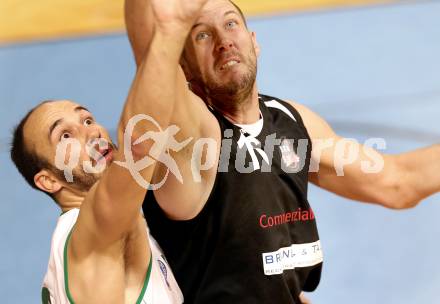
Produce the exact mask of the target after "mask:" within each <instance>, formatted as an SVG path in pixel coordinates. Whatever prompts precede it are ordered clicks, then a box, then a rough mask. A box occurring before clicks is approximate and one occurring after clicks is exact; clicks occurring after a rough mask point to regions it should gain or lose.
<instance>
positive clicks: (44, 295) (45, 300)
mask: <svg viewBox="0 0 440 304" xmlns="http://www.w3.org/2000/svg"><path fill="white" fill-rule="evenodd" d="M41 302H42V304H52V302H51V301H50V292H49V289H47V287H43V289H42V290H41Z"/></svg>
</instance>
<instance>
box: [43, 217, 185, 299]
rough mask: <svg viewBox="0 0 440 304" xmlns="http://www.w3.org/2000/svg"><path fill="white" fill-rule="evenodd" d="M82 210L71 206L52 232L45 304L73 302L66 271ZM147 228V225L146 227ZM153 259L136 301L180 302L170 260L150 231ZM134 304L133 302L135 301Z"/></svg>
mask: <svg viewBox="0 0 440 304" xmlns="http://www.w3.org/2000/svg"><path fill="white" fill-rule="evenodd" d="M78 214H79V209H72V210H70V211H68V212H66V213H64V214H62V215H61V216H60V218H59V219H58V223H57V226H56V228H55V231H54V233H53V235H52V245H51V250H50V258H49V264H48V267H47V273H46V276H45V277H44V281H43V290H42V302H43V304H47V303H51V304H55V303H56V304H73V303H74V301H73V299H72V298H71V295H70V292H69V291H68V286H66V281H68V272H67V264H66V260H67V258H66V257H67V246H66V245H67V242H68V239H69V237H70V232H71V231H72V228H73V226H74V225H75V223H76V220H77V218H78ZM146 229H147V231H148V228H146ZM148 235H149V238H150V247H151V260H150V265H149V267H148V271H147V275H146V278H145V282H144V286H143V288H142V291H141V293H140V295H139V298H138V300H137V301H136V304H141V303H142V304H158V303H160V304H175V303H178V304H181V303H183V295H182V292H181V291H180V288H179V286H178V285H177V282H176V280H175V278H174V275H173V273H172V271H171V268H170V266H169V265H168V262H167V261H166V259H165V257H164V255H163V253H162V250H161V249H160V247H159V245H158V244H157V243H156V241H155V240H154V239H153V238H152V236H151V235H150V234H149V232H148ZM133 304H134V303H133Z"/></svg>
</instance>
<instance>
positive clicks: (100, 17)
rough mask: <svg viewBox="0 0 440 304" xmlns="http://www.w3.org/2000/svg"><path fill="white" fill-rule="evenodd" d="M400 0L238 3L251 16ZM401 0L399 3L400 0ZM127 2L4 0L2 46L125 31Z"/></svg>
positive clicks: (0, 27)
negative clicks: (123, 11)
mask: <svg viewBox="0 0 440 304" xmlns="http://www.w3.org/2000/svg"><path fill="white" fill-rule="evenodd" d="M392 1H396V0H236V3H237V4H238V5H239V6H240V7H241V8H242V9H243V10H244V12H245V13H246V14H247V15H248V16H254V15H272V14H277V13H280V12H289V11H304V10H313V9H324V8H334V7H343V6H350V5H365V4H376V3H386V2H392ZM397 1H398V0H397ZM122 8H123V0H28V1H23V0H1V1H0V43H10V42H21V41H29V40H41V39H56V38H62V37H76V36H82V35H96V34H104V33H113V32H118V31H123V16H122Z"/></svg>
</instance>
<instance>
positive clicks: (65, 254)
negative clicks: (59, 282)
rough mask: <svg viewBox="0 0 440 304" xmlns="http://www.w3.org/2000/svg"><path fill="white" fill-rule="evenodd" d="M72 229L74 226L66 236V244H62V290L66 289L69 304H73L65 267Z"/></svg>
mask: <svg viewBox="0 0 440 304" xmlns="http://www.w3.org/2000/svg"><path fill="white" fill-rule="evenodd" d="M73 228H75V226H73V227H72V229H71V230H70V232H69V235H68V236H67V239H66V244H64V288H65V289H66V295H67V299H68V300H69V302H70V304H75V302H73V298H72V295H71V294H70V290H69V273H68V267H67V244H68V243H69V241H70V237H71V236H72V231H73Z"/></svg>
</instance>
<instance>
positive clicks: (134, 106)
mask: <svg viewBox="0 0 440 304" xmlns="http://www.w3.org/2000/svg"><path fill="white" fill-rule="evenodd" d="M185 38H186V35H185V34H184V33H183V34H182V33H170V32H168V31H163V30H161V29H160V28H156V30H155V32H154V33H153V38H152V41H151V44H150V46H149V48H148V50H147V52H146V53H145V55H144V58H143V60H142V61H141V64H140V66H139V68H138V71H137V73H136V77H135V80H134V81H133V84H132V87H131V89H130V92H129V95H128V98H127V101H126V104H125V106H124V110H123V113H122V115H121V119H120V123H119V127H118V142H119V144H120V146H121V147H122V145H123V136H124V132H125V127H126V125H127V124H128V122H129V121H130V119H132V118H133V117H134V116H135V115H138V114H146V115H148V116H150V117H151V118H153V119H154V120H155V121H156V122H157V123H158V124H159V125H160V126H161V128H162V129H166V127H168V124H169V122H170V119H171V116H172V114H173V109H174V104H175V103H176V100H177V99H179V98H183V96H181V95H180V94H178V93H179V92H178V88H177V75H178V69H179V60H180V54H181V52H182V49H183V44H184V41H185ZM153 127H154V126H153V125H151V124H147V123H140V124H138V125H137V127H136V129H135V133H134V134H132V138H133V140H136V139H137V137H139V136H140V135H142V134H143V133H144V132H146V131H148V130H153V131H158V130H157V129H156V128H155V129H152V128H153ZM139 150H140V151H142V153H143V154H145V149H139Z"/></svg>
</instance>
